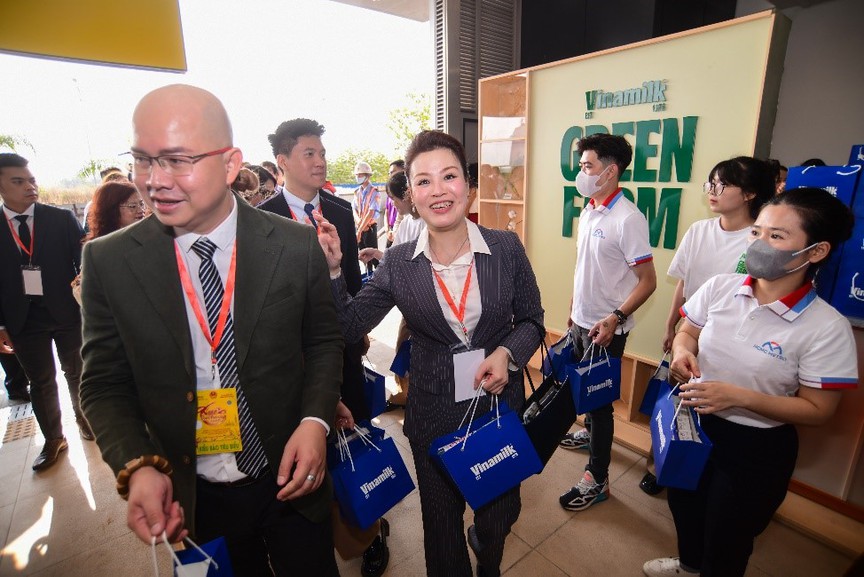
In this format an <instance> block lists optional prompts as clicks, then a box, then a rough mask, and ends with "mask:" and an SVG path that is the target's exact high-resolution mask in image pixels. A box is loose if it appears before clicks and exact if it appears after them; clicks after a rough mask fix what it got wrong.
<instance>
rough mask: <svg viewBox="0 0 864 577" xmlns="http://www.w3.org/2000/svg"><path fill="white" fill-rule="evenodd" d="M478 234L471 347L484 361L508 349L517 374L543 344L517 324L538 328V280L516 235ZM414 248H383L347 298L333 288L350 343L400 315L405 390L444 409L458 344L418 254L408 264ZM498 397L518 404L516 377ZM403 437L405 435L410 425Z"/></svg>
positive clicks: (341, 287)
mask: <svg viewBox="0 0 864 577" xmlns="http://www.w3.org/2000/svg"><path fill="white" fill-rule="evenodd" d="M479 228H480V233H481V234H482V235H483V239H484V240H485V241H486V244H487V245H489V251H490V252H491V253H492V254H491V255H487V254H481V253H475V265H476V269H477V278H478V282H479V287H480V301H481V303H482V306H483V311H482V313H481V316H480V320H479V321H478V323H477V327H476V328H475V329H474V334H473V335H472V337H471V345H472V348H483V349H485V351H486V354H487V355H488V354H489V353H491V352H492V351H494V350H495V348H496V347H498V346H504V347H507V348H508V349H509V350H510V352H511V353H512V355H513V361H514V363H515V364H516V365H517V366H519V367H523V366H525V364H526V363H527V362H528V360H529V359H530V358H531V355H532V354H534V351H536V350H537V347H538V346H540V340H541V335H540V332H539V331H538V330H537V327H536V326H535V325H534V324H532V323H530V322H521V321H525V320H527V319H529V318H530V319H533V320H534V321H536V322H537V323H539V324H540V325H541V326H542V324H543V308H542V306H541V304H540V290H539V288H538V287H537V279H536V277H535V276H534V271H533V270H532V269H531V263H530V262H528V256H527V255H526V254H525V248H524V247H523V246H522V243H521V242H520V241H519V238H518V237H517V236H516V235H515V234H514V233H512V232H505V231H500V230H491V229H487V228H483V227H479ZM416 246H417V241H413V242H409V243H404V244H400V245H397V246H393V247H391V248H389V249H388V250H387V252H386V253H385V258H384V260H383V261H382V262H381V264H380V266H379V267H378V268H377V269H376V270H375V276H374V277H373V279H372V280H371V281H370V282H369V283H367V284H366V285H365V286H364V287H363V289H361V290H360V292H359V293H357V295H356V296H355V297H354V298H353V299H351V298H350V297H349V296H348V294H347V291H346V289H345V283H344V282H342V280H341V277H340V278H339V279H336V280H334V281H333V282H332V285H331V287H332V289H333V291H334V297H335V298H336V302H337V309H338V311H339V320H340V323H341V324H342V329H343V331H344V333H345V340H346V341H349V342H350V341H351V340H353V339H356V338H358V336H361V335H364V334H366V333H367V332H369V330H370V329H372V328H373V327H374V326H375V325H377V324H378V323H379V322H381V320H382V319H383V318H384V316H386V314H387V313H388V312H389V311H390V309H392V308H393V307H394V306H396V307H398V308H399V310H400V311H401V312H402V315H403V317H404V318H405V322H406V323H407V324H408V327H409V328H410V329H411V389H412V390H420V391H423V392H424V393H426V394H429V395H434V396H441V397H443V399H442V401H443V403H442V405H445V406H446V404H447V402H446V401H445V400H444V399H449V400H450V402H451V403H452V399H453V395H454V392H453V389H454V384H453V349H454V347H458V346H459V345H460V344H461V341H460V339H459V337H457V336H456V334H455V333H454V332H453V330H452V329H451V328H450V325H449V324H448V323H447V321H446V319H445V318H444V313H443V311H442V310H441V306H440V304H439V303H438V297H437V295H436V292H435V285H434V280H433V276H432V268H431V264H430V263H429V260H428V259H427V258H426V256H425V255H424V254H422V253H421V254H419V255H417V257H416V258H412V256H413V254H414V250H415V248H416ZM338 303H342V306H339V305H338ZM507 393H509V394H507ZM409 397H410V395H409ZM504 397H505V398H506V399H508V400H510V402H511V403H512V402H513V401H515V400H516V399H519V398H524V392H523V389H522V375H521V372H511V373H510V383H508V385H507V391H506V392H505V395H504ZM410 405H411V403H410V400H409V409H410ZM512 408H514V409H518V408H519V407H518V406H513V407H512ZM406 433H408V434H409V435H410V432H409V426H408V422H406Z"/></svg>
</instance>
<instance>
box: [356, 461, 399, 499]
mask: <svg viewBox="0 0 864 577" xmlns="http://www.w3.org/2000/svg"><path fill="white" fill-rule="evenodd" d="M395 478H396V471H394V470H393V467H390V466H387V467H385V468H384V470H383V471H381V474H380V475H378V476H377V477H375V478H374V479H372V480H371V481H369V482H368V483H363V484H362V485H360V490H361V491H363V496H364V497H366V498H367V499H368V498H369V493H371V492H372V491H373V490H374V489H375V488H376V487H378V486H379V485H380V484H381V483H383V482H384V481H386V480H387V479H395Z"/></svg>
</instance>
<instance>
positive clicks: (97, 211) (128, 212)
mask: <svg viewBox="0 0 864 577" xmlns="http://www.w3.org/2000/svg"><path fill="white" fill-rule="evenodd" d="M146 215H147V207H146V206H145V204H144V201H143V200H141V195H140V194H138V189H137V188H135V185H134V184H132V183H131V182H129V181H128V180H125V179H124V180H109V181H107V182H105V183H103V184H102V185H101V186H100V187H99V188H97V189H96V192H94V193H93V200H92V201H91V202H90V209H89V210H88V211H87V230H88V232H87V236H85V237H84V242H87V241H89V240H93V239H94V238H99V237H100V236H105V235H106V234H109V233H112V232H114V231H115V230H120V229H121V228H123V227H126V226H129V225H130V224H132V223H135V222H138V221H139V220H141V219H142V218H144V217H145V216H146ZM72 296H73V297H75V300H77V301H78V304H79V305H80V304H81V275H80V274H79V275H78V276H76V277H75V280H73V281H72Z"/></svg>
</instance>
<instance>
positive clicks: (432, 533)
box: [319, 131, 543, 577]
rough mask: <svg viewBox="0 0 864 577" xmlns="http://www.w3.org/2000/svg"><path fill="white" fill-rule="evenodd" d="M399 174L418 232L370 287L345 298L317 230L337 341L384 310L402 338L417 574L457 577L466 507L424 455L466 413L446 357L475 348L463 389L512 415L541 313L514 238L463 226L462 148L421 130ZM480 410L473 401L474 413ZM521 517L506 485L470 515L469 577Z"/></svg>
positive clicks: (333, 258) (334, 247) (463, 557)
mask: <svg viewBox="0 0 864 577" xmlns="http://www.w3.org/2000/svg"><path fill="white" fill-rule="evenodd" d="M406 167H407V170H406V172H407V173H408V180H409V186H410V193H411V198H412V200H413V202H414V205H415V206H416V207H417V211H418V212H419V213H420V216H421V217H422V218H423V220H425V221H426V225H427V230H426V231H425V232H423V233H421V235H420V237H419V238H418V239H417V240H416V241H414V242H409V243H404V244H402V245H399V246H394V247H392V248H390V249H389V250H388V251H387V253H386V254H385V258H384V260H383V261H382V262H381V265H380V266H379V268H378V269H377V270H376V271H375V277H374V278H373V280H372V281H370V282H369V283H368V284H367V285H366V286H365V287H364V288H363V289H362V290H361V291H360V292H359V293H358V294H357V296H355V297H354V298H353V299H350V298H349V296H348V294H347V292H346V289H345V283H344V282H343V281H342V279H341V278H339V274H340V272H339V271H340V268H339V262H340V261H341V257H342V254H341V252H340V250H339V239H338V235H337V233H336V230H335V228H333V227H332V226H331V225H329V223H327V222H326V221H322V222H321V233H322V234H321V235H320V236H319V240H320V241H321V245H322V248H323V249H324V252H325V255H326V256H327V261H328V265H329V266H330V274H331V278H332V279H333V282H332V283H331V288H332V289H333V292H334V297H335V298H336V302H337V303H341V305H340V306H339V308H340V312H339V315H340V322H341V323H342V328H343V331H344V333H345V338H346V339H347V340H349V341H350V340H351V339H354V338H355V337H358V336H360V335H363V334H366V333H367V332H368V331H369V330H370V329H371V328H373V327H374V326H375V325H377V324H378V323H379V322H380V321H381V320H382V319H383V318H384V316H385V315H386V314H387V313H388V312H389V311H390V309H392V308H393V307H394V306H396V307H398V308H399V310H400V311H401V312H402V315H403V316H404V318H405V321H406V322H407V324H408V327H409V328H410V329H411V332H412V349H411V379H412V382H411V393H410V394H409V396H408V406H407V409H406V417H405V427H404V430H405V434H406V436H407V437H408V440H409V441H410V443H411V449H412V452H413V454H414V464H415V467H416V470H417V480H418V485H419V489H420V502H421V506H422V510H423V530H424V546H425V553H426V570H427V574H428V575H430V576H434V577H438V576H441V577H444V576H446V577H463V576H464V577H468V576H470V575H472V571H471V564H470V559H469V556H468V550H467V547H466V542H465V532H464V523H463V514H464V511H465V501H464V499H463V498H462V495H461V494H460V493H459V491H458V489H457V488H456V487H455V486H454V485H453V484H452V483H451V482H450V481H449V479H448V478H447V477H446V474H445V473H444V472H442V471H441V470H440V469H438V468H437V467H436V466H434V464H433V462H432V460H431V458H430V456H429V454H428V449H429V445H430V443H431V442H432V440H434V439H435V438H437V437H439V436H441V435H443V434H446V433H450V432H452V431H454V430H456V429H457V428H458V427H459V424H460V420H461V419H462V417H463V415H464V414H465V411H466V408H467V406H468V402H467V401H462V402H458V403H457V402H456V400H455V398H456V397H455V395H456V387H455V382H454V374H453V373H454V370H453V364H454V363H453V358H454V355H455V354H458V353H460V352H464V351H469V350H482V351H483V352H482V353H480V354H479V356H480V357H485V358H484V359H483V361H482V363H481V364H480V366H479V368H478V369H477V371H476V374H475V375H474V377H473V382H474V387H475V388H477V387H480V386H482V387H483V388H484V389H485V390H486V391H487V392H489V393H492V394H496V395H499V396H500V398H501V400H504V401H506V402H507V404H508V405H509V406H510V407H512V408H514V409H518V408H519V407H521V406H522V404H523V402H524V400H525V390H524V385H523V382H522V374H521V372H520V369H521V367H523V366H524V365H525V364H526V363H527V362H528V360H529V358H530V357H531V355H532V354H533V353H534V351H535V350H536V349H537V347H538V346H539V345H540V340H541V338H542V335H541V334H540V331H538V329H537V327H536V325H535V323H537V324H539V325H541V326H542V323H543V308H542V307H541V305H540V291H539V289H538V288H537V281H536V278H535V277H534V272H533V271H532V269H531V264H530V263H529V262H528V257H527V255H526V254H525V249H524V248H523V247H522V244H521V243H520V241H519V239H518V237H517V236H516V235H515V234H513V233H510V232H504V231H498V230H490V229H486V228H482V227H478V226H477V225H475V224H474V223H472V222H469V221H468V220H467V219H466V218H465V212H466V210H465V209H466V208H467V207H466V204H467V201H468V182H467V180H466V174H467V166H466V160H465V152H464V150H463V148H462V145H461V144H460V143H459V142H458V141H457V140H456V139H454V138H453V137H451V136H449V135H447V134H444V133H442V132H435V131H424V132H421V133H420V134H418V135H417V136H416V137H415V138H414V140H413V141H412V143H411V145H410V146H409V148H408V152H407V154H406ZM531 321H533V322H531ZM488 406H489V405H488V404H487V401H485V400H483V401H481V409H484V408H486V407H488ZM520 509H521V502H520V497H519V487H516V488H514V489H512V490H510V491H508V492H507V493H505V494H503V495H501V496H500V497H498V498H497V499H495V500H493V501H492V502H491V503H489V504H487V505H485V506H483V507H481V508H480V509H478V510H476V511H475V512H474V525H472V526H471V527H469V528H468V543H469V544H470V545H471V548H472V549H473V550H474V552H475V554H476V556H477V561H478V575H498V574H499V565H500V563H501V557H502V555H503V552H504V540H505V538H506V537H507V535H508V534H509V533H510V528H511V526H512V525H513V523H515V522H516V519H517V518H518V516H519V511H520Z"/></svg>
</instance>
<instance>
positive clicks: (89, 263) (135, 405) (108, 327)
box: [81, 242, 164, 474]
mask: <svg viewBox="0 0 864 577" xmlns="http://www.w3.org/2000/svg"><path fill="white" fill-rule="evenodd" d="M94 248H97V245H96V243H94V242H90V243H87V245H85V246H84V252H83V274H82V275H81V277H82V278H81V297H82V301H83V307H82V309H83V312H84V314H83V316H84V323H83V325H84V326H83V336H84V339H83V340H84V346H83V348H82V356H83V358H84V371H83V374H82V382H81V408H82V409H83V411H84V414H85V416H86V417H87V419H88V420H89V421H90V422H91V424H92V425H93V429H94V430H95V431H97V436H98V438H99V448H100V449H101V451H102V457H103V458H104V459H105V462H106V463H108V465H109V466H110V467H111V469H112V470H113V471H114V473H115V474H117V473H118V472H119V471H120V470H121V469H122V468H123V467H124V466H125V465H126V463H127V462H128V461H129V460H130V459H132V458H134V457H139V456H141V455H163V456H164V453H163V451H162V450H161V449H160V448H157V447H156V445H155V444H154V442H153V440H152V439H151V437H150V434H149V433H148V431H147V426H146V423H145V418H144V415H143V413H142V411H141V408H140V407H141V405H140V399H139V397H138V390H137V387H136V384H135V379H134V376H133V373H132V368H131V366H130V364H129V361H128V358H129V354H128V352H127V351H126V349H125V345H124V343H123V338H122V336H121V333H120V329H119V327H118V325H117V322H116V320H115V317H114V314H113V312H112V310H111V306H110V304H109V295H108V294H107V293H106V290H105V285H104V282H103V278H102V276H103V274H106V273H107V274H110V271H111V262H112V260H113V259H112V258H111V257H112V256H116V255H109V254H105V251H103V254H100V255H97V256H94V250H93V249H94ZM98 248H104V247H101V246H99V247H98ZM142 298H143V297H142ZM117 431H122V435H121V434H116V432H117ZM102 432H109V433H110V434H100V433H102Z"/></svg>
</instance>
